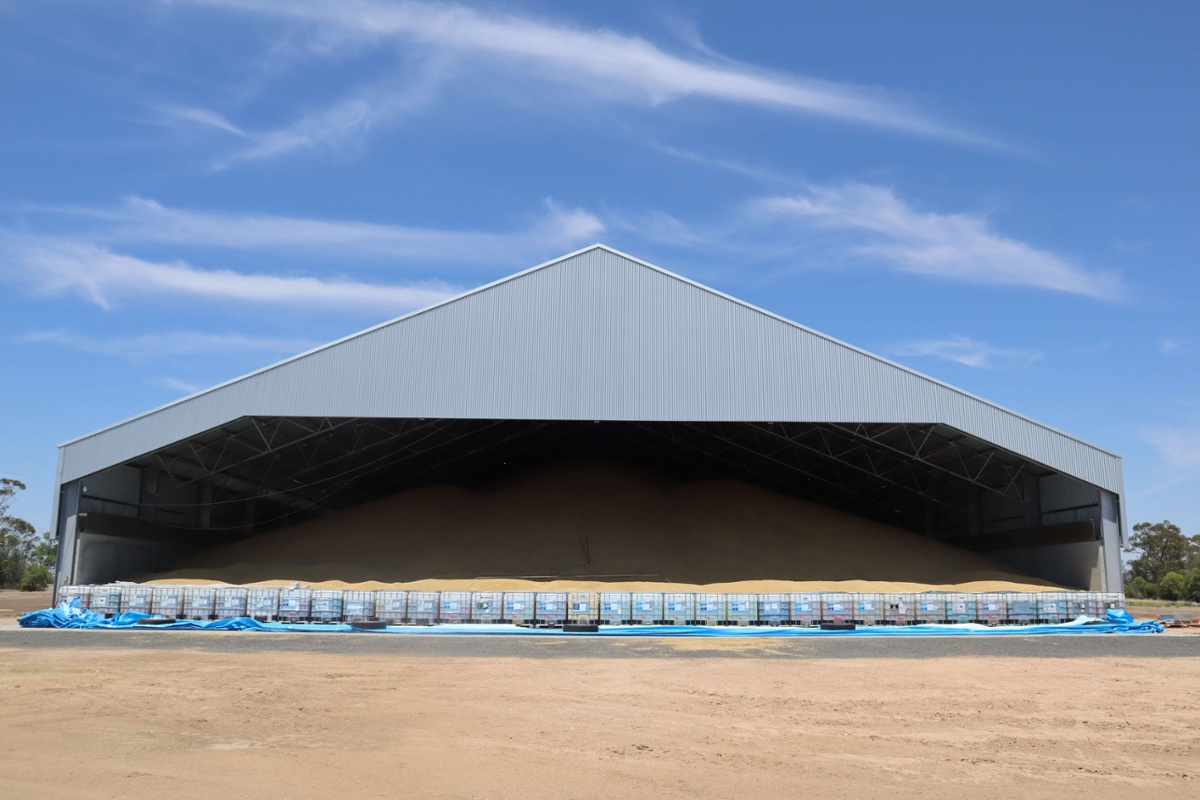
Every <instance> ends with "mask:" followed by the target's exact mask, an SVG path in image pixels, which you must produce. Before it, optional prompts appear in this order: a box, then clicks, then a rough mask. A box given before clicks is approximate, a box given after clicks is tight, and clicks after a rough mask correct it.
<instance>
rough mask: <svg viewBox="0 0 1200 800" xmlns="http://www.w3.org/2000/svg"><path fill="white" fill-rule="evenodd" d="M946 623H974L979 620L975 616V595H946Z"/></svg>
mask: <svg viewBox="0 0 1200 800" xmlns="http://www.w3.org/2000/svg"><path fill="white" fill-rule="evenodd" d="M945 597H946V616H945V621H946V622H974V621H975V620H977V619H979V617H977V616H976V615H975V612H976V610H977V609H976V607H975V595H973V594H965V593H961V592H958V593H955V592H950V593H947V594H946V596H945Z"/></svg>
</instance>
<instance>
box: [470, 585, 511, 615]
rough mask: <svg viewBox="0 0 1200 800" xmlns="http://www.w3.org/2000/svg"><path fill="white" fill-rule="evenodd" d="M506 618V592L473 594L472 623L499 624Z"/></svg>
mask: <svg viewBox="0 0 1200 800" xmlns="http://www.w3.org/2000/svg"><path fill="white" fill-rule="evenodd" d="M503 618H504V592H474V593H472V594H471V621H472V622H499V621H500V620H502V619H503Z"/></svg>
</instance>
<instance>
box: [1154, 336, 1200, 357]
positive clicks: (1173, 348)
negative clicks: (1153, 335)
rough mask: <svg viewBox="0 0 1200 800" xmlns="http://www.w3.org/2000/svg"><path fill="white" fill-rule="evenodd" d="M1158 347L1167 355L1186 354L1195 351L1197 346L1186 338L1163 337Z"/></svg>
mask: <svg viewBox="0 0 1200 800" xmlns="http://www.w3.org/2000/svg"><path fill="white" fill-rule="evenodd" d="M1158 349H1159V352H1162V353H1166V354H1167V355H1186V354H1188V353H1194V352H1196V350H1197V347H1196V345H1194V344H1193V343H1192V342H1190V341H1188V340H1186V339H1163V340H1162V342H1160V343H1159V345H1158Z"/></svg>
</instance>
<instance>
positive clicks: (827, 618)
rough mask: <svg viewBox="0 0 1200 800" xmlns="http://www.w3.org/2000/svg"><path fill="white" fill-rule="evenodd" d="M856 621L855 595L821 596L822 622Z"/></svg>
mask: <svg viewBox="0 0 1200 800" xmlns="http://www.w3.org/2000/svg"><path fill="white" fill-rule="evenodd" d="M852 619H854V595H852V594H847V593H845V592H825V593H824V594H822V595H821V622H849V621H850V620H852Z"/></svg>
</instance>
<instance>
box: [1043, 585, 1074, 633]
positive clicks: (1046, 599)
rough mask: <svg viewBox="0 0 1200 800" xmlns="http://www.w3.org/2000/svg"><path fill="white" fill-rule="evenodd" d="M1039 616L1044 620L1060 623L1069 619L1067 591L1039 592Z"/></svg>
mask: <svg viewBox="0 0 1200 800" xmlns="http://www.w3.org/2000/svg"><path fill="white" fill-rule="evenodd" d="M1037 616H1038V619H1039V620H1041V621H1042V622H1049V623H1051V624H1055V625H1057V624H1060V623H1063V622H1067V621H1069V619H1070V617H1068V616H1067V603H1066V593H1065V592H1039V593H1038V595H1037Z"/></svg>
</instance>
